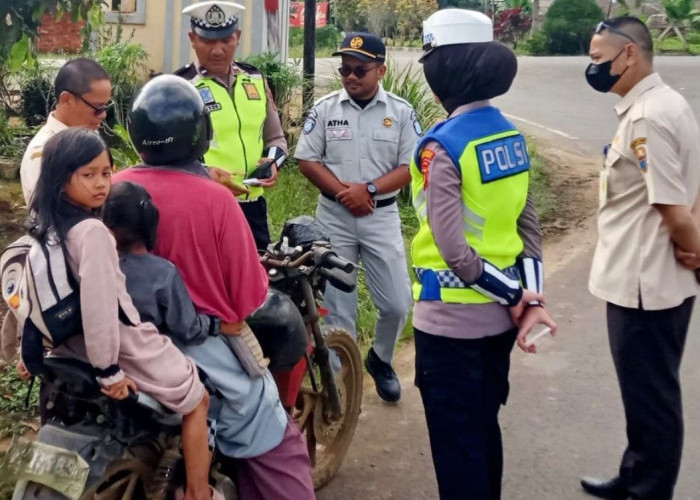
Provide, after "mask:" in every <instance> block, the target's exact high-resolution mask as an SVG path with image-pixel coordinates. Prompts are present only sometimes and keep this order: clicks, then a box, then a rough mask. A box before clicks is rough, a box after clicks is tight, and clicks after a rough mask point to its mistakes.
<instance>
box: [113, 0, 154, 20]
mask: <svg viewBox="0 0 700 500" xmlns="http://www.w3.org/2000/svg"><path fill="white" fill-rule="evenodd" d="M107 5H108V7H107V11H106V12H105V20H106V21H107V22H108V23H118V22H119V19H120V18H121V19H122V22H124V23H125V24H146V0H108V2H107Z"/></svg>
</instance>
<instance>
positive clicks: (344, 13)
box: [331, 0, 364, 33]
mask: <svg viewBox="0 0 700 500" xmlns="http://www.w3.org/2000/svg"><path fill="white" fill-rule="evenodd" d="M331 12H332V13H333V18H334V19H335V22H336V24H337V25H339V26H340V29H341V30H343V31H344V32H346V33H349V32H351V31H354V30H355V28H357V27H358V26H361V25H362V24H363V21H364V13H363V12H362V7H361V4H360V2H358V1H357V0H331Z"/></svg>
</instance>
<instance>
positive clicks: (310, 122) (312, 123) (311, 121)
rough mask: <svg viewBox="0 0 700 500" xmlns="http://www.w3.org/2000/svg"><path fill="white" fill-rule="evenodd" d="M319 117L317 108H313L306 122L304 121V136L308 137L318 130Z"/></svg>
mask: <svg viewBox="0 0 700 500" xmlns="http://www.w3.org/2000/svg"><path fill="white" fill-rule="evenodd" d="M317 116H318V111H317V110H316V108H313V109H312V110H311V111H310V112H309V115H308V116H307V117H306V120H305V121H304V127H303V130H304V135H308V134H310V133H311V132H313V130H314V129H315V128H316V117H317Z"/></svg>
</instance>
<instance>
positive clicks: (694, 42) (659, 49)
mask: <svg viewBox="0 0 700 500" xmlns="http://www.w3.org/2000/svg"><path fill="white" fill-rule="evenodd" d="M654 49H655V51H656V53H663V52H680V53H686V52H685V49H684V48H683V42H682V41H681V39H680V38H678V37H677V36H667V37H666V38H664V39H663V40H662V41H661V43H659V41H658V40H657V39H654ZM688 50H689V52H688V53H689V54H692V55H698V54H700V40H698V38H697V37H690V36H689V37H688Z"/></svg>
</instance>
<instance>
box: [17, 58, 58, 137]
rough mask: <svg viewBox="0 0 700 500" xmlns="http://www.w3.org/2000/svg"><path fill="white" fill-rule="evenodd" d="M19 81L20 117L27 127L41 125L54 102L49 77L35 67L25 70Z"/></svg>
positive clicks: (45, 72) (54, 97)
mask: <svg viewBox="0 0 700 500" xmlns="http://www.w3.org/2000/svg"><path fill="white" fill-rule="evenodd" d="M20 81H21V91H20V102H21V107H20V116H21V117H22V118H23V119H24V123H26V124H27V126H29V127H34V126H36V125H41V124H43V123H44V122H45V121H46V118H47V117H48V116H49V113H50V112H51V110H52V109H53V107H54V104H55V102H56V96H55V95H54V90H53V80H52V78H51V76H50V75H49V74H48V72H47V71H46V70H45V69H42V68H40V67H37V68H34V69H28V70H26V71H25V72H24V74H23V75H22V76H21V77H20Z"/></svg>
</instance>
